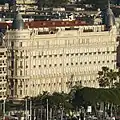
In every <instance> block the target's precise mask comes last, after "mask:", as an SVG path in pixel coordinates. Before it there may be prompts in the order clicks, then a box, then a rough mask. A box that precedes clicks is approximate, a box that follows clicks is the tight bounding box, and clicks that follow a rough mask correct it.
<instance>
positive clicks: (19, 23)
mask: <svg viewBox="0 0 120 120" xmlns="http://www.w3.org/2000/svg"><path fill="white" fill-rule="evenodd" d="M12 29H18V30H20V29H24V21H23V18H22V16H21V15H20V14H19V12H17V13H16V14H15V16H14V19H13V22H12Z"/></svg>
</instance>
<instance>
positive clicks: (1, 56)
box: [0, 32, 8, 100]
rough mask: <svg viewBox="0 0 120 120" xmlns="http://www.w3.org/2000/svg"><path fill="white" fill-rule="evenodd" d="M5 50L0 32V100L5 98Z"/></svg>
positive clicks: (6, 88)
mask: <svg viewBox="0 0 120 120" xmlns="http://www.w3.org/2000/svg"><path fill="white" fill-rule="evenodd" d="M7 90H8V84H7V48H6V47H5V45H4V44H3V39H2V33H1V32H0V100H3V99H6V98H7Z"/></svg>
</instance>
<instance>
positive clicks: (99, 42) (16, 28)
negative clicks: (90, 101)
mask: <svg viewBox="0 0 120 120" xmlns="http://www.w3.org/2000/svg"><path fill="white" fill-rule="evenodd" d="M103 21H104V24H103V25H93V26H89V25H86V26H85V25H84V26H80V25H77V23H75V25H74V26H70V25H69V23H68V22H61V25H58V26H55V24H56V23H55V22H52V26H50V25H47V26H46V24H47V22H43V23H42V25H44V26H45V27H43V26H42V27H39V28H30V27H29V26H28V28H25V26H24V22H23V19H22V17H21V15H20V14H19V13H18V14H16V16H15V18H14V21H13V23H12V27H11V28H10V29H8V30H7V31H6V35H5V41H6V46H7V52H8V61H7V62H8V71H7V73H8V82H9V93H8V94H9V95H10V97H14V98H24V97H25V96H37V95H39V94H40V93H42V92H43V91H48V92H50V93H53V92H62V91H64V92H69V90H70V88H71V87H72V86H74V85H82V86H88V87H99V84H98V81H97V79H96V77H97V73H98V71H99V70H101V67H103V66H107V67H109V68H111V69H116V62H117V61H116V56H117V51H116V50H117V46H118V43H117V41H116V38H117V32H116V26H115V21H114V15H113V13H112V10H111V9H110V6H108V8H107V11H106V13H105V15H104V20H103ZM76 22H77V21H76Z"/></svg>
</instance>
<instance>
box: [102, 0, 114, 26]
mask: <svg viewBox="0 0 120 120" xmlns="http://www.w3.org/2000/svg"><path fill="white" fill-rule="evenodd" d="M103 19H104V22H103V23H104V24H105V25H106V27H107V28H110V27H111V26H113V25H115V17H114V14H113V12H112V9H111V8H110V2H109V0H108V7H107V9H106V12H105V13H104V16H103Z"/></svg>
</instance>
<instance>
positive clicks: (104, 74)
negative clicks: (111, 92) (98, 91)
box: [97, 67, 118, 88]
mask: <svg viewBox="0 0 120 120" xmlns="http://www.w3.org/2000/svg"><path fill="white" fill-rule="evenodd" d="M117 76H118V75H117V72H116V71H114V70H112V69H109V68H108V67H102V70H101V71H99V72H98V77H97V80H98V82H99V85H100V87H109V88H111V87H115V84H114V83H115V81H116V80H117Z"/></svg>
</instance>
